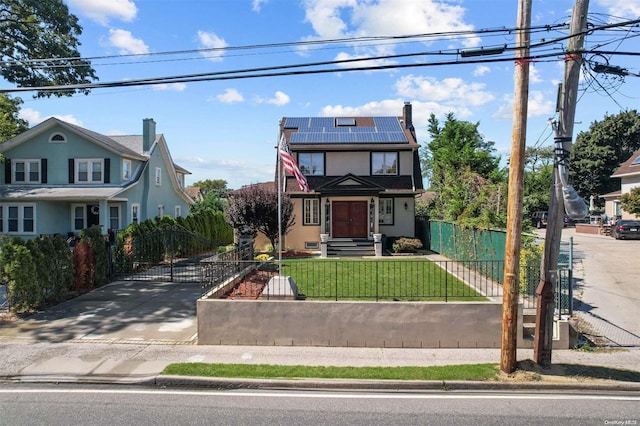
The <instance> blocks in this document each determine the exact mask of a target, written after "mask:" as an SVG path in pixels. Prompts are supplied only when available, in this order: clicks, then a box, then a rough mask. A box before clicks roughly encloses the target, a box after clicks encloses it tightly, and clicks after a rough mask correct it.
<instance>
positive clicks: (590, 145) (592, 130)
mask: <svg viewBox="0 0 640 426" xmlns="http://www.w3.org/2000/svg"><path fill="white" fill-rule="evenodd" d="M639 148H640V115H639V114H638V112H637V111H635V110H632V111H624V112H621V113H619V114H617V115H611V116H609V115H607V116H605V118H604V119H603V120H602V121H596V122H593V123H591V126H590V127H589V130H588V131H586V132H580V133H579V134H578V136H577V138H576V143H575V144H574V146H573V148H572V151H571V160H570V163H569V174H570V178H571V181H572V183H573V186H574V188H575V189H576V191H578V194H580V196H581V197H582V198H584V199H587V200H588V199H589V198H590V197H591V196H592V195H593V196H594V197H595V198H596V203H597V204H598V205H602V203H603V201H602V199H601V198H599V197H598V196H599V195H604V194H607V193H609V192H613V191H616V190H619V189H620V181H619V180H618V179H612V178H611V175H612V174H613V172H614V171H615V169H616V168H617V167H618V166H619V165H620V164H621V163H622V162H624V161H626V160H627V159H628V158H629V157H630V156H631V154H633V153H634V152H635V151H636V150H637V149H639Z"/></svg>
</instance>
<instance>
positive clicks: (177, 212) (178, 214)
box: [175, 206, 182, 217]
mask: <svg viewBox="0 0 640 426" xmlns="http://www.w3.org/2000/svg"><path fill="white" fill-rule="evenodd" d="M181 216H182V206H176V207H175V217H181Z"/></svg>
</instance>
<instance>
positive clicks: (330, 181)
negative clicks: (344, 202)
mask: <svg viewBox="0 0 640 426" xmlns="http://www.w3.org/2000/svg"><path fill="white" fill-rule="evenodd" d="M307 183H308V184H309V188H311V191H315V192H318V193H322V194H323V195H326V194H328V193H335V194H338V193H340V194H351V195H354V194H356V193H367V194H382V193H414V192H415V191H416V190H417V189H421V188H416V187H415V183H414V182H413V180H412V178H411V176H406V175H405V176H366V177H362V176H356V175H353V174H351V173H349V174H347V175H344V176H307ZM286 185H287V186H286V192H288V193H298V192H299V193H302V194H304V193H303V192H301V191H300V187H299V186H298V181H297V180H296V179H295V177H293V176H287V183H286Z"/></svg>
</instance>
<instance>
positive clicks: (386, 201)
mask: <svg viewBox="0 0 640 426" xmlns="http://www.w3.org/2000/svg"><path fill="white" fill-rule="evenodd" d="M388 205H390V206H391V212H390V213H389V217H388V219H389V221H388V222H386V221H385V219H386V218H387V213H386V207H388ZM394 208H395V201H394V199H393V198H380V199H379V200H378V224H380V225H393V213H394V212H393V210H394Z"/></svg>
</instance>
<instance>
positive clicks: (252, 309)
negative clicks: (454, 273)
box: [197, 299, 522, 348]
mask: <svg viewBox="0 0 640 426" xmlns="http://www.w3.org/2000/svg"><path fill="white" fill-rule="evenodd" d="M197 314H198V344H201V345H276V346H352V347H379V348H385V347H387V348H499V347H500V345H501V331H502V304H501V303H496V302H489V303H463V302H448V303H439V302H416V303H414V302H330V301H275V300H257V301H242V300H220V299H201V300H198V303H197ZM519 316H520V317H521V316H522V309H520V315H519ZM520 334H522V332H521V331H520ZM518 340H519V341H521V340H522V336H519V338H518Z"/></svg>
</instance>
